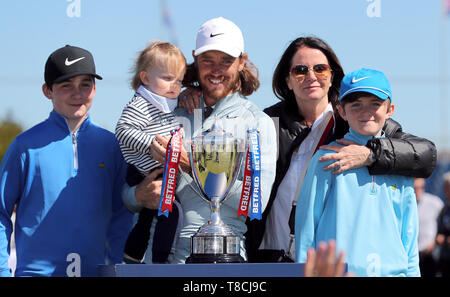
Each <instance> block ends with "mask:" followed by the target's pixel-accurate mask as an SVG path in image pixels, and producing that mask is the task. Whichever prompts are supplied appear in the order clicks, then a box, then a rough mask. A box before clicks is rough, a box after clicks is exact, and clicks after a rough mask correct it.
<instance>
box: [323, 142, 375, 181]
mask: <svg viewBox="0 0 450 297" xmlns="http://www.w3.org/2000/svg"><path fill="white" fill-rule="evenodd" d="M336 142H337V143H339V144H342V145H343V146H340V145H322V146H321V147H320V149H324V150H330V151H335V152H336V154H329V155H326V156H323V157H320V158H319V162H325V161H331V160H336V162H333V163H331V164H330V165H328V166H325V167H324V168H323V170H330V169H335V171H333V174H339V173H342V172H344V171H346V170H349V169H355V168H359V167H363V166H370V165H371V164H372V163H371V162H370V160H369V155H370V149H369V148H368V147H366V146H364V145H360V144H358V143H356V142H354V141H351V140H347V139H338V140H336Z"/></svg>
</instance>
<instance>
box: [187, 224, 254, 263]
mask: <svg viewBox="0 0 450 297" xmlns="http://www.w3.org/2000/svg"><path fill="white" fill-rule="evenodd" d="M244 262H245V261H244V259H243V258H242V257H241V255H240V238H239V236H236V235H234V233H233V230H232V229H231V228H230V227H229V226H227V225H224V224H212V223H211V222H208V223H207V224H206V225H203V226H202V227H200V228H199V230H198V231H197V233H196V234H195V235H194V236H192V237H191V255H190V256H189V257H188V258H187V260H186V261H185V263H187V264H189V263H244Z"/></svg>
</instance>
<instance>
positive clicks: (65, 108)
mask: <svg viewBox="0 0 450 297" xmlns="http://www.w3.org/2000/svg"><path fill="white" fill-rule="evenodd" d="M42 91H43V92H44V95H45V96H46V97H47V98H48V99H50V100H52V103H53V109H54V110H55V112H57V113H58V114H60V115H62V116H63V117H64V118H65V119H66V120H67V122H68V124H69V127H70V129H71V131H73V130H74V129H76V128H77V127H78V126H79V125H80V124H81V123H82V122H83V121H84V119H85V118H86V117H87V116H88V112H89V109H90V108H91V106H92V101H93V100H94V95H95V91H96V88H95V81H94V78H93V77H92V76H91V75H78V76H75V77H72V78H70V79H68V80H66V81H63V82H61V83H56V84H53V86H52V89H50V88H49V87H48V86H47V85H46V84H44V85H43V86H42Z"/></svg>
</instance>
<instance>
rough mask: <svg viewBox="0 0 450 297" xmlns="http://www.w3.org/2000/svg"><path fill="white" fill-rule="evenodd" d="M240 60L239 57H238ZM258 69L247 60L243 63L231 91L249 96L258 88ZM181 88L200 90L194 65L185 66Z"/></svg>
mask: <svg viewBox="0 0 450 297" xmlns="http://www.w3.org/2000/svg"><path fill="white" fill-rule="evenodd" d="M239 58H240V57H239ZM259 85H260V83H259V79H258V68H257V67H256V66H255V65H254V64H253V63H252V62H250V61H249V60H247V61H246V62H245V66H244V69H243V70H242V71H240V72H239V80H238V83H237V85H236V86H234V89H233V91H234V92H239V94H241V95H242V96H250V95H251V94H252V93H253V92H255V91H256V90H257V89H258V88H259ZM183 87H189V88H196V89H201V86H200V84H199V82H198V71H197V67H196V66H195V63H191V64H189V65H188V66H187V69H186V74H185V75H184V78H183Z"/></svg>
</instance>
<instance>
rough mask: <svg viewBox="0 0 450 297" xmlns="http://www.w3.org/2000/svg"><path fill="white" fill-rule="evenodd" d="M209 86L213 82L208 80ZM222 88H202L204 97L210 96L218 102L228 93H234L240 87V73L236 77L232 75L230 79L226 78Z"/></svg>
mask: <svg viewBox="0 0 450 297" xmlns="http://www.w3.org/2000/svg"><path fill="white" fill-rule="evenodd" d="M205 80H208V78H205ZM208 84H209V86H211V83H210V82H208ZM222 86H223V87H222V88H221V89H217V88H214V87H212V88H204V87H203V88H202V90H203V98H205V97H206V98H210V99H214V100H215V101H216V102H217V101H218V100H221V99H223V98H225V97H227V96H228V95H230V94H232V93H234V92H235V91H236V90H237V89H238V87H239V75H236V76H235V77H231V78H230V79H227V78H226V79H225V80H224V81H223V83H222Z"/></svg>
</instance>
